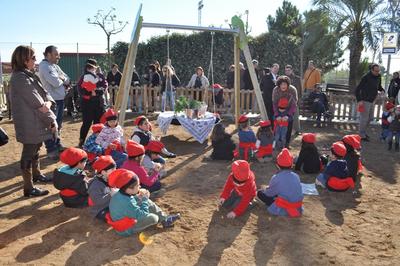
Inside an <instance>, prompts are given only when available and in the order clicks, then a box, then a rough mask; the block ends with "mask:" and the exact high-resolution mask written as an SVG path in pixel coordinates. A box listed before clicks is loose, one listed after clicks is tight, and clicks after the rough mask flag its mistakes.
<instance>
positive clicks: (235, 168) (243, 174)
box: [232, 160, 250, 182]
mask: <svg viewBox="0 0 400 266" xmlns="http://www.w3.org/2000/svg"><path fill="white" fill-rule="evenodd" d="M232 173H233V176H234V178H235V179H236V180H238V181H241V182H243V181H246V180H247V179H249V176H250V165H249V163H248V162H247V161H245V160H237V161H234V162H233V163H232Z"/></svg>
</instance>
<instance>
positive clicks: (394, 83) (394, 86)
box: [388, 72, 400, 104]
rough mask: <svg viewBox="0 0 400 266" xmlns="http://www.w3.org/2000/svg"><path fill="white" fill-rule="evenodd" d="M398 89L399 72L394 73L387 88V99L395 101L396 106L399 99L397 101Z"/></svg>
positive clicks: (399, 86) (399, 81)
mask: <svg viewBox="0 0 400 266" xmlns="http://www.w3.org/2000/svg"><path fill="white" fill-rule="evenodd" d="M399 89H400V78H399V72H394V73H393V78H392V79H391V80H390V84H389V88H388V97H389V99H391V100H395V102H396V104H399V99H398V95H399Z"/></svg>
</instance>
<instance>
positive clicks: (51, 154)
mask: <svg viewBox="0 0 400 266" xmlns="http://www.w3.org/2000/svg"><path fill="white" fill-rule="evenodd" d="M47 158H49V159H51V160H55V161H58V159H59V156H58V151H51V152H48V153H47Z"/></svg>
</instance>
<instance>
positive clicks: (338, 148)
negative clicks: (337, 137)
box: [331, 141, 347, 157]
mask: <svg viewBox="0 0 400 266" xmlns="http://www.w3.org/2000/svg"><path fill="white" fill-rule="evenodd" d="M331 151H332V153H333V154H335V155H337V156H340V157H344V156H345V155H346V153H347V149H346V147H345V146H344V144H343V142H341V141H337V142H334V143H333V144H332V147H331Z"/></svg>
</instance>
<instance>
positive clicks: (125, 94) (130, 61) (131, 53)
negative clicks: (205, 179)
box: [114, 4, 268, 125]
mask: <svg viewBox="0 0 400 266" xmlns="http://www.w3.org/2000/svg"><path fill="white" fill-rule="evenodd" d="M141 11H142V4H140V6H139V10H138V12H137V16H136V19H135V24H134V26H133V30H132V35H131V41H130V44H129V49H128V54H127V56H126V59H125V65H124V69H123V72H122V78H121V82H120V85H119V90H118V94H117V99H116V102H115V105H114V109H115V110H116V111H118V110H119V111H120V115H119V123H120V125H123V122H124V121H125V114H126V107H127V104H128V98H129V89H130V84H131V81H132V74H133V66H134V65H135V60H136V55H137V48H138V43H139V35H140V30H141V29H142V28H161V29H166V30H167V57H168V59H169V30H171V29H175V30H195V31H206V32H210V33H211V54H210V65H209V68H208V75H210V73H211V84H212V85H213V84H214V73H213V72H214V68H213V50H214V35H215V32H222V33H229V34H232V35H233V41H234V65H235V74H234V76H235V79H234V80H235V82H234V90H235V123H236V125H238V120H239V116H240V66H239V63H240V51H243V54H244V57H245V59H246V64H247V66H248V69H249V73H250V78H251V82H252V83H253V87H254V92H255V95H256V100H257V104H258V107H259V110H260V113H261V119H263V120H267V119H268V115H267V112H266V109H265V105H264V100H263V98H262V95H261V90H260V85H259V84H258V81H257V76H256V72H255V69H254V66H253V64H252V62H251V61H252V57H251V54H250V49H249V46H248V43H247V37H246V35H245V33H244V24H243V21H242V20H241V19H240V18H239V17H238V16H234V17H232V20H231V25H232V26H233V28H229V29H228V28H216V27H202V26H189V25H176V24H161V23H148V22H143V17H142V16H141V15H140V13H141ZM145 93H146V92H145ZM213 104H214V106H213V108H214V112H215V94H214V93H213Z"/></svg>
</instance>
